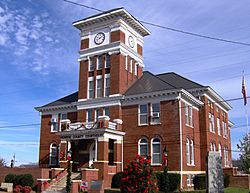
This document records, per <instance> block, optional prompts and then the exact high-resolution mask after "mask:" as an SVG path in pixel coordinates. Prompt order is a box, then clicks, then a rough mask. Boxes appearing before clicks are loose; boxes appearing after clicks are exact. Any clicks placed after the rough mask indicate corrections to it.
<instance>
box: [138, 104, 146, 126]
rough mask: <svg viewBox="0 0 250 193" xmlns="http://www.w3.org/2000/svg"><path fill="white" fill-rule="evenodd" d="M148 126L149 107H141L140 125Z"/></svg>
mask: <svg viewBox="0 0 250 193" xmlns="http://www.w3.org/2000/svg"><path fill="white" fill-rule="evenodd" d="M147 124H148V105H147V104H145V105H139V125H147Z"/></svg>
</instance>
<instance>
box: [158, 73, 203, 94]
mask: <svg viewBox="0 0 250 193" xmlns="http://www.w3.org/2000/svg"><path fill="white" fill-rule="evenodd" d="M156 76H157V77H158V78H160V79H162V80H163V81H165V82H167V83H169V84H172V85H174V86H175V87H176V88H184V89H187V90H188V89H193V88H201V87H204V86H203V85H201V84H198V83H196V82H194V81H192V80H189V79H187V78H185V77H183V76H181V75H179V74H176V73H174V72H169V73H163V74H157V75H156Z"/></svg>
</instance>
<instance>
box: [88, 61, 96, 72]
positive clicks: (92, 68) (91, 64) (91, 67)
mask: <svg viewBox="0 0 250 193" xmlns="http://www.w3.org/2000/svg"><path fill="white" fill-rule="evenodd" d="M94 69H95V67H94V63H93V58H89V71H94Z"/></svg>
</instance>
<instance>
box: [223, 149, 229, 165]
mask: <svg viewBox="0 0 250 193" xmlns="http://www.w3.org/2000/svg"><path fill="white" fill-rule="evenodd" d="M224 166H225V167H228V166H229V164H228V150H227V147H224Z"/></svg>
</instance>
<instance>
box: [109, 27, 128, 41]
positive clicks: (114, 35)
mask: <svg viewBox="0 0 250 193" xmlns="http://www.w3.org/2000/svg"><path fill="white" fill-rule="evenodd" d="M110 39H111V42H116V41H121V42H123V43H125V33H123V32H122V31H120V30H117V31H113V32H111V35H110Z"/></svg>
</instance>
